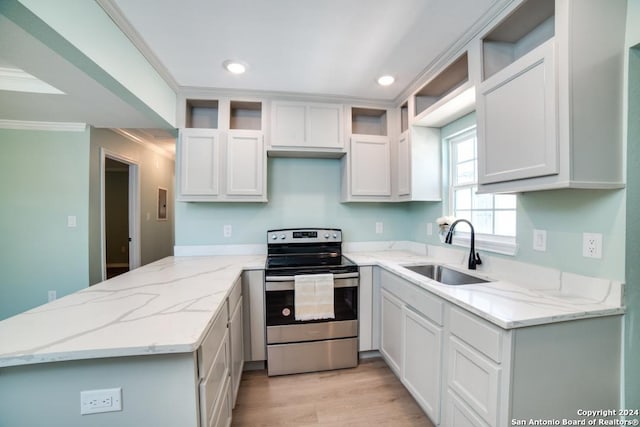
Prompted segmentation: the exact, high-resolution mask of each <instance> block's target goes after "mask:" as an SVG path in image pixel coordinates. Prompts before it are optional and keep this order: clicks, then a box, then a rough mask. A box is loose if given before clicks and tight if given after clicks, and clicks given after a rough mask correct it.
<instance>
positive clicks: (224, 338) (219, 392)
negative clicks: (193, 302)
mask: <svg viewBox="0 0 640 427" xmlns="http://www.w3.org/2000/svg"><path fill="white" fill-rule="evenodd" d="M227 322H228V310H227V304H226V303H225V304H224V308H223V310H221V312H220V313H218V316H217V317H216V319H215V320H214V322H213V325H212V326H211V328H210V329H209V332H208V333H207V336H206V337H205V339H204V341H203V342H202V345H201V346H200V348H199V349H198V372H199V376H200V384H199V387H198V392H199V395H200V425H201V426H210V425H215V420H217V419H218V416H219V411H220V408H221V406H220V405H221V402H222V401H223V400H224V399H225V398H226V395H227V394H228V392H229V375H230V360H231V352H230V348H229V329H228V328H227Z"/></svg>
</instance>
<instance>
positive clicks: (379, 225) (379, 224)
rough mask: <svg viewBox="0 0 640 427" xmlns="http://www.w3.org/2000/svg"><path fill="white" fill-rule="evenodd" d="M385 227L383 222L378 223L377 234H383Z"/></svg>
mask: <svg viewBox="0 0 640 427" xmlns="http://www.w3.org/2000/svg"><path fill="white" fill-rule="evenodd" d="M383 230H384V225H383V224H382V223H381V222H376V234H382V232H383Z"/></svg>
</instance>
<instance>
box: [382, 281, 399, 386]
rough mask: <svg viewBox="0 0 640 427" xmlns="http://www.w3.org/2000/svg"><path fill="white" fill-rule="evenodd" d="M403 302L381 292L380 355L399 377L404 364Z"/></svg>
mask: <svg viewBox="0 0 640 427" xmlns="http://www.w3.org/2000/svg"><path fill="white" fill-rule="evenodd" d="M402 305H403V304H402V301H400V300H399V299H398V298H396V297H394V296H393V295H391V294H390V293H389V292H387V291H385V290H384V289H382V290H381V292H380V323H381V325H380V326H381V327H380V353H382V355H383V356H384V358H385V360H386V362H387V364H388V365H389V367H391V369H393V370H394V371H395V372H396V374H397V375H398V376H400V375H401V373H402V371H401V365H400V364H401V363H402V335H403V334H402Z"/></svg>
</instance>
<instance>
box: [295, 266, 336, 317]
mask: <svg viewBox="0 0 640 427" xmlns="http://www.w3.org/2000/svg"><path fill="white" fill-rule="evenodd" d="M294 304H295V317H296V320H322V319H334V318H335V312H334V307H333V274H331V273H328V274H299V275H296V276H294Z"/></svg>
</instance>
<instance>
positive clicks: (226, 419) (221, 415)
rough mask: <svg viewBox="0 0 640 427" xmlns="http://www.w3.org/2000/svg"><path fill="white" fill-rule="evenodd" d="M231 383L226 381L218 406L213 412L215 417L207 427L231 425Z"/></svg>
mask: <svg viewBox="0 0 640 427" xmlns="http://www.w3.org/2000/svg"><path fill="white" fill-rule="evenodd" d="M231 411H232V408H231V381H230V380H229V379H228V380H227V384H226V385H225V387H224V389H223V391H222V395H221V396H220V400H219V402H218V406H217V407H216V410H215V416H214V417H213V418H212V419H211V423H210V424H208V425H209V427H228V426H230V425H231Z"/></svg>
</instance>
